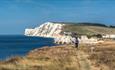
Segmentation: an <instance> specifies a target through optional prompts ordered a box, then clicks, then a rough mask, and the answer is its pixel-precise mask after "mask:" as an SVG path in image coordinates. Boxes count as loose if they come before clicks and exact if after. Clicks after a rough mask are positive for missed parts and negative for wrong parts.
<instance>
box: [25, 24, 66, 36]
mask: <svg viewBox="0 0 115 70" xmlns="http://www.w3.org/2000/svg"><path fill="white" fill-rule="evenodd" d="M63 26H64V24H59V23H52V22H46V23H44V24H42V25H40V26H39V27H36V28H34V29H25V35H27V36H41V37H52V38H57V37H59V36H60V35H61V34H60V33H61V32H62V29H63Z"/></svg>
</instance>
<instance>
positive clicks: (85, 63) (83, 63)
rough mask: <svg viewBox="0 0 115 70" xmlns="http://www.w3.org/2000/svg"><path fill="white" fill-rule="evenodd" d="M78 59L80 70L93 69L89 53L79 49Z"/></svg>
mask: <svg viewBox="0 0 115 70" xmlns="http://www.w3.org/2000/svg"><path fill="white" fill-rule="evenodd" d="M77 55H78V56H77V59H78V61H79V66H80V70H91V67H90V63H89V60H88V59H87V55H86V54H85V53H84V52H82V51H77Z"/></svg>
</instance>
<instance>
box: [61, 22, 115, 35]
mask: <svg viewBox="0 0 115 70" xmlns="http://www.w3.org/2000/svg"><path fill="white" fill-rule="evenodd" d="M63 31H70V32H77V33H78V34H87V35H92V34H115V28H113V27H108V26H106V25H101V24H100V25H99V24H88V23H86V24H85V23H83V24H81V23H80V24H67V25H66V26H64V29H63Z"/></svg>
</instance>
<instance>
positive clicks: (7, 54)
mask: <svg viewBox="0 0 115 70" xmlns="http://www.w3.org/2000/svg"><path fill="white" fill-rule="evenodd" d="M55 45H56V44H55V43H54V39H53V38H44V37H32V36H24V35H0V60H6V59H8V58H12V57H15V56H25V55H26V54H27V53H28V52H29V51H31V50H33V49H35V48H41V47H43V46H49V47H51V46H55Z"/></svg>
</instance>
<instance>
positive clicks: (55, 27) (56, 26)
mask: <svg viewBox="0 0 115 70" xmlns="http://www.w3.org/2000/svg"><path fill="white" fill-rule="evenodd" d="M65 25H66V24H60V23H53V22H46V23H44V24H42V25H40V26H39V27H36V28H34V29H25V35H26V36H39V37H50V38H54V40H55V42H56V43H62V44H63V43H66V44H70V43H72V37H71V36H66V35H64V34H63V33H62V31H63V28H64V26H65ZM79 42H80V43H98V42H97V39H92V38H91V39H88V38H86V37H85V38H84V36H83V37H81V38H79Z"/></svg>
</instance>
